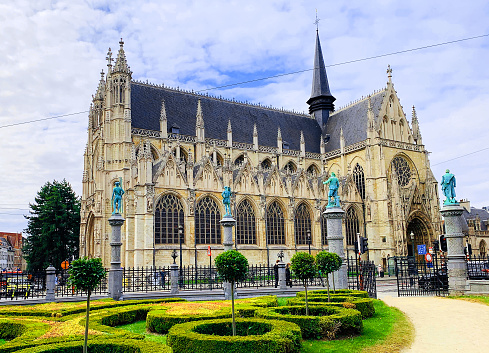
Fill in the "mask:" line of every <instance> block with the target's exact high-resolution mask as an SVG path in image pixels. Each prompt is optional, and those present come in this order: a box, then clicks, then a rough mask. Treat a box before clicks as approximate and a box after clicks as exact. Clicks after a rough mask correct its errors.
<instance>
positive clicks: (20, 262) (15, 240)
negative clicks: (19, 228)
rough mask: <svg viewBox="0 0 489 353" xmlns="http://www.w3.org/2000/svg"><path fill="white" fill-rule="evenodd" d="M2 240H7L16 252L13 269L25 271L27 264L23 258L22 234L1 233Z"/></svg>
mask: <svg viewBox="0 0 489 353" xmlns="http://www.w3.org/2000/svg"><path fill="white" fill-rule="evenodd" d="M0 238H3V239H6V240H7V241H8V243H9V244H10V246H11V247H12V249H13V251H14V254H13V264H12V266H13V267H12V269H14V270H16V269H21V270H25V268H26V263H25V260H24V257H23V256H22V246H23V242H22V233H8V232H0Z"/></svg>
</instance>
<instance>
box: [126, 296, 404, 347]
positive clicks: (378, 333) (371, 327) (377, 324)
mask: <svg viewBox="0 0 489 353" xmlns="http://www.w3.org/2000/svg"><path fill="white" fill-rule="evenodd" d="M287 299H288V298H278V302H279V305H285V303H286V301H287ZM363 324H364V331H363V333H362V335H360V336H355V337H345V338H342V339H339V340H334V341H315V340H309V341H304V342H303V348H302V350H301V352H303V353H321V352H328V353H329V352H341V353H348V352H355V353H356V352H365V353H367V352H371V353H391V352H399V351H400V349H401V348H403V347H407V346H409V344H410V343H411V341H412V339H413V336H414V330H413V328H412V325H411V324H410V322H409V321H408V320H407V319H406V317H405V316H404V315H403V314H402V313H401V312H400V311H399V310H397V309H396V308H392V307H389V306H387V305H386V304H384V302H382V301H380V300H376V301H375V316H374V317H372V318H370V319H367V320H364V321H363ZM119 328H122V329H125V330H128V331H131V332H134V333H139V334H143V335H145V336H146V339H147V340H151V341H155V342H158V343H162V344H166V335H157V334H152V333H149V332H146V322H145V321H138V322H135V323H132V324H128V325H123V326H119Z"/></svg>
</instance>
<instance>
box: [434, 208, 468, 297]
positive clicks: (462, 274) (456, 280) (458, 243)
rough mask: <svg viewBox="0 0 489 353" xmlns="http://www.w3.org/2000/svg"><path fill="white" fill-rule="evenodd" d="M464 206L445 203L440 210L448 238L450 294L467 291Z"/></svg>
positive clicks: (459, 293)
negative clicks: (463, 227) (463, 230)
mask: <svg viewBox="0 0 489 353" xmlns="http://www.w3.org/2000/svg"><path fill="white" fill-rule="evenodd" d="M463 212H464V208H463V207H462V206H460V205H458V204H455V205H445V206H443V207H442V209H441V210H440V213H441V215H442V216H443V218H444V219H445V231H446V234H445V237H446V239H447V248H448V252H447V260H448V261H447V269H448V291H449V294H450V295H461V294H464V292H465V284H466V282H467V264H466V261H465V254H464V242H463V240H464V235H463V233H462V225H463V222H464V219H463V217H462V214H463Z"/></svg>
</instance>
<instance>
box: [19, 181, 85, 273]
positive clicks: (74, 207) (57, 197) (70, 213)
mask: <svg viewBox="0 0 489 353" xmlns="http://www.w3.org/2000/svg"><path fill="white" fill-rule="evenodd" d="M34 200H35V202H34V203H32V204H29V207H30V208H31V211H30V215H28V216H25V218H26V219H27V220H28V222H27V229H26V230H25V231H26V232H27V234H29V236H28V237H27V239H25V241H24V247H23V249H22V251H23V252H24V257H25V259H26V261H27V269H28V270H43V269H45V268H47V267H48V266H49V265H53V266H55V267H59V266H60V265H61V262H63V261H64V260H67V259H71V258H73V257H77V256H78V238H79V235H80V199H79V198H78V197H77V196H76V195H75V192H74V191H73V189H72V188H71V185H70V184H69V183H68V182H67V181H66V180H63V181H62V182H57V181H56V180H55V181H53V183H50V182H47V183H46V184H44V186H43V187H41V190H39V192H38V193H37V196H36V198H35V199H34Z"/></svg>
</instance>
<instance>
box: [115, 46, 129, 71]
mask: <svg viewBox="0 0 489 353" xmlns="http://www.w3.org/2000/svg"><path fill="white" fill-rule="evenodd" d="M119 45H120V47H119V52H118V53H117V59H115V65H114V69H113V72H123V73H126V74H131V70H130V68H129V66H128V65H127V60H126V53H125V52H124V41H123V40H122V38H121V40H120V42H119Z"/></svg>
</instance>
